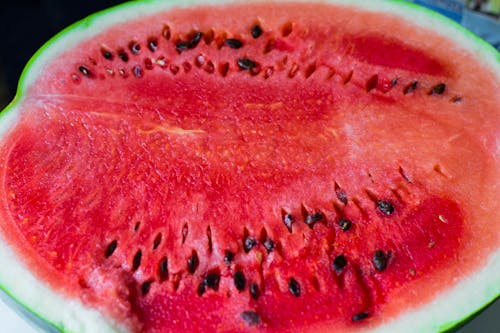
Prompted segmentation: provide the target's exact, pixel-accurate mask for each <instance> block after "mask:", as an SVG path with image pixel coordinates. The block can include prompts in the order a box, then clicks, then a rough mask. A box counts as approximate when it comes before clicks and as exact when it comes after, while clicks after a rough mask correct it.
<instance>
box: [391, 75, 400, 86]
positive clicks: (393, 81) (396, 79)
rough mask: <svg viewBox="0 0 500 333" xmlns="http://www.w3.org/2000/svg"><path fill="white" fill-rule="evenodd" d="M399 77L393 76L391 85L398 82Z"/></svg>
mask: <svg viewBox="0 0 500 333" xmlns="http://www.w3.org/2000/svg"><path fill="white" fill-rule="evenodd" d="M398 81H399V79H398V78H397V77H395V78H394V79H392V80H391V87H394V86H395V85H396V84H398Z"/></svg>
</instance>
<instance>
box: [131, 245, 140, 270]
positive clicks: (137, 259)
mask: <svg viewBox="0 0 500 333" xmlns="http://www.w3.org/2000/svg"><path fill="white" fill-rule="evenodd" d="M141 259H142V251H141V250H137V252H136V253H135V255H134V259H133V260H132V271H136V270H137V269H138V268H139V266H141Z"/></svg>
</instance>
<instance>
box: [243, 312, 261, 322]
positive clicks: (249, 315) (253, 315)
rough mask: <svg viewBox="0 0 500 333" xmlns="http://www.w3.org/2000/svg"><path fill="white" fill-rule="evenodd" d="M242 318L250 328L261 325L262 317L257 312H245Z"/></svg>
mask: <svg viewBox="0 0 500 333" xmlns="http://www.w3.org/2000/svg"><path fill="white" fill-rule="evenodd" d="M240 316H241V319H243V321H245V323H247V325H248V326H256V325H259V324H260V316H259V315H258V314H257V312H255V311H250V310H248V311H243V312H242V313H241V314H240Z"/></svg>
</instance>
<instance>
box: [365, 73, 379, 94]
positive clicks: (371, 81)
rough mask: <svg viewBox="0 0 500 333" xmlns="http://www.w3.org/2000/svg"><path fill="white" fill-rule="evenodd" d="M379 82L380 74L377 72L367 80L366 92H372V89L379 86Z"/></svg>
mask: <svg viewBox="0 0 500 333" xmlns="http://www.w3.org/2000/svg"><path fill="white" fill-rule="evenodd" d="M377 84H378V75H377V74H375V75H373V76H372V77H370V78H369V79H368V81H366V86H365V89H366V92H370V91H371V90H373V89H375V88H376V87H377Z"/></svg>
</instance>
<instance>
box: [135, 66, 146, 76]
mask: <svg viewBox="0 0 500 333" xmlns="http://www.w3.org/2000/svg"><path fill="white" fill-rule="evenodd" d="M132 72H133V73H134V76H135V77H136V78H138V79H140V78H141V77H143V76H144V70H143V69H142V67H141V66H134V68H133V69H132Z"/></svg>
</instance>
